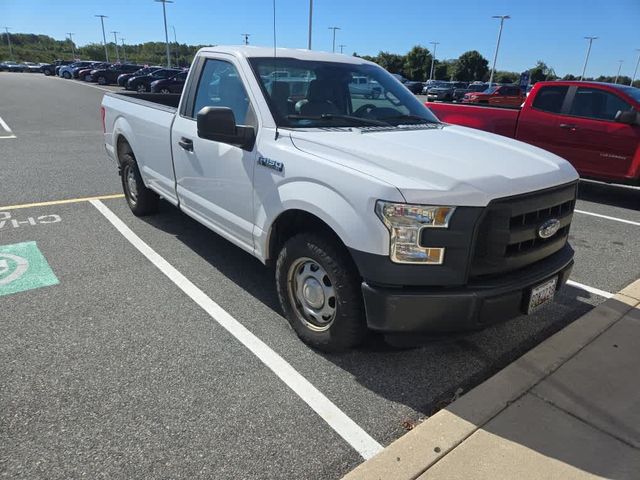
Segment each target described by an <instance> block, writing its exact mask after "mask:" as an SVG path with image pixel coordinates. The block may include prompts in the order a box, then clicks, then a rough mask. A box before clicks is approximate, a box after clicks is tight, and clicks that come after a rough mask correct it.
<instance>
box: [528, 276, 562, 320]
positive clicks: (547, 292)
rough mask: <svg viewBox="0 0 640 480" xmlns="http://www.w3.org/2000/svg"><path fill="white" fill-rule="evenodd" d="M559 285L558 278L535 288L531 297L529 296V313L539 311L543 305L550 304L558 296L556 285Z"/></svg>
mask: <svg viewBox="0 0 640 480" xmlns="http://www.w3.org/2000/svg"><path fill="white" fill-rule="evenodd" d="M557 283H558V277H555V278H552V279H551V280H547V281H546V282H544V283H542V284H540V285H538V286H537V287H533V288H532V289H531V295H530V296H529V306H528V307H527V313H531V312H533V311H534V310H537V309H538V308H540V307H541V306H542V305H544V304H546V303H549V302H551V301H552V300H553V297H554V295H555V294H556V285H557Z"/></svg>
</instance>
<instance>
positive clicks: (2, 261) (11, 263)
mask: <svg viewBox="0 0 640 480" xmlns="http://www.w3.org/2000/svg"><path fill="white" fill-rule="evenodd" d="M28 269H29V262H28V261H27V259H26V258H22V257H19V256H18V255H11V254H10V253H0V285H6V284H8V283H11V282H13V281H14V280H17V279H19V278H20V277H21V276H22V275H24V274H25V272H26V271H27V270H28Z"/></svg>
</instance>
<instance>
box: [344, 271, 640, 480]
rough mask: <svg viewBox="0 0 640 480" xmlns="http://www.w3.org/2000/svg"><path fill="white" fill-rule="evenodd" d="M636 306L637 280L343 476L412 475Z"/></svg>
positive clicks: (405, 479)
mask: <svg viewBox="0 0 640 480" xmlns="http://www.w3.org/2000/svg"><path fill="white" fill-rule="evenodd" d="M637 306H640V279H638V280H636V281H635V282H633V283H632V284H630V285H628V286H627V287H625V288H624V289H622V290H621V291H620V292H618V293H617V294H616V295H614V296H613V297H612V298H610V299H608V300H606V301H604V302H603V303H601V304H600V305H598V306H597V307H596V308H594V309H593V310H591V311H589V312H588V313H586V314H585V315H583V316H582V317H580V318H578V319H577V320H575V321H574V322H573V323H571V324H570V325H567V326H566V327H565V328H564V329H562V330H560V331H559V332H558V333H556V334H555V335H553V336H551V337H549V338H548V339H546V340H545V341H544V342H542V343H541V344H539V345H538V346H536V347H534V348H533V349H531V350H530V351H528V352H527V353H525V354H524V355H523V356H522V357H520V358H519V359H517V360H516V361H514V362H513V363H511V364H510V365H508V366H506V367H505V368H504V369H502V370H501V371H500V372H498V373H496V374H495V375H494V376H493V377H491V378H489V379H488V380H486V381H484V382H483V383H481V384H480V385H478V386H477V387H475V388H474V389H473V390H471V391H470V392H469V393H467V394H466V395H463V396H462V397H461V398H460V399H458V400H456V401H455V402H453V403H452V404H450V405H449V406H448V407H447V408H445V409H443V410H440V411H439V412H437V413H436V414H435V415H433V416H431V417H429V418H428V419H426V420H425V421H424V422H422V423H421V424H420V425H419V426H417V427H416V428H414V429H413V430H411V431H410V432H409V433H407V434H405V435H404V436H402V437H400V438H399V439H398V440H396V441H395V442H393V443H392V444H391V445H389V446H388V447H387V448H385V449H384V450H383V451H382V452H380V453H379V454H377V455H376V456H374V457H373V458H371V459H369V460H367V461H366V462H364V463H362V464H361V465H359V466H358V467H356V468H355V469H354V470H352V471H351V472H349V473H348V474H347V475H345V476H344V477H343V480H387V479H388V480H414V479H416V478H418V477H419V476H420V475H421V474H423V473H424V472H425V471H426V470H427V469H428V468H430V467H431V466H433V465H434V464H435V463H436V462H438V461H439V460H440V459H442V458H443V457H444V456H445V455H447V454H448V453H449V452H450V451H451V450H453V449H454V448H455V447H457V446H458V445H460V444H461V443H462V442H463V441H464V440H466V439H467V438H468V437H469V436H470V435H472V434H473V433H474V432H475V431H476V430H479V429H480V428H482V427H483V425H485V424H486V423H487V422H489V421H490V420H491V419H492V418H494V417H495V416H496V415H498V414H499V413H500V412H501V411H502V410H504V409H505V408H506V407H508V406H509V405H510V404H511V403H513V402H514V401H515V400H516V399H518V398H519V397H521V396H522V395H524V394H525V393H526V392H527V391H529V390H530V389H531V388H532V387H534V386H535V385H536V384H538V383H539V382H540V381H542V380H543V379H545V378H546V377H547V376H549V375H550V374H552V373H553V372H554V371H556V370H557V369H558V368H559V367H560V366H562V365H563V364H564V363H565V362H567V361H568V360H569V359H570V358H572V357H573V356H574V355H575V354H576V353H578V352H579V351H580V350H582V349H583V348H584V347H585V346H587V345H588V344H589V343H591V342H592V341H593V340H595V339H596V337H598V336H599V335H600V334H602V333H603V332H604V331H605V330H607V329H608V328H609V327H611V326H612V325H613V324H614V323H616V322H617V321H618V320H620V319H621V318H622V317H623V316H624V315H625V314H626V313H627V312H629V311H630V310H632V309H633V308H634V307H637Z"/></svg>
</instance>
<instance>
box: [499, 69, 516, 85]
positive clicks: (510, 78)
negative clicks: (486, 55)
mask: <svg viewBox="0 0 640 480" xmlns="http://www.w3.org/2000/svg"><path fill="white" fill-rule="evenodd" d="M494 78H495V80H496V82H498V83H515V82H517V81H518V80H519V79H520V74H519V73H516V72H501V71H498V72H496V73H495V74H494Z"/></svg>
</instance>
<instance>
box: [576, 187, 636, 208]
mask: <svg viewBox="0 0 640 480" xmlns="http://www.w3.org/2000/svg"><path fill="white" fill-rule="evenodd" d="M578 200H584V201H585V202H592V203H602V204H605V205H610V206H612V207H620V208H627V209H629V210H640V189H634V188H629V187H626V186H623V185H614V184H609V183H598V182H591V181H588V180H586V181H585V180H582V181H580V185H579V187H578Z"/></svg>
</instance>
